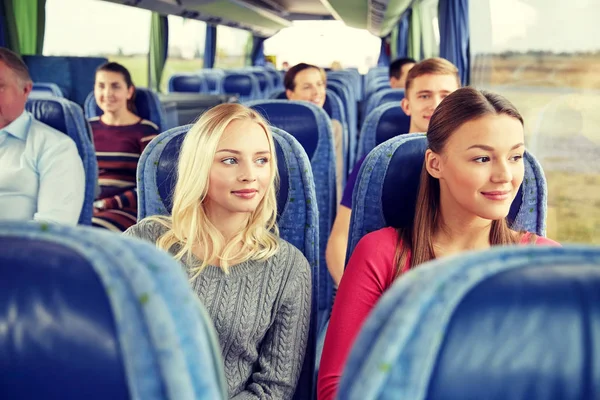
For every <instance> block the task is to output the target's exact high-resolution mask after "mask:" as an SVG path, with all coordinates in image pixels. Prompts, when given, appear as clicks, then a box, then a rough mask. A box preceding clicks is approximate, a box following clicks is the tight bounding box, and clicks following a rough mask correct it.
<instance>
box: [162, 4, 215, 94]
mask: <svg viewBox="0 0 600 400" xmlns="http://www.w3.org/2000/svg"><path fill="white" fill-rule="evenodd" d="M168 19H169V49H168V53H167V62H166V64H165V69H164V70H163V75H162V80H161V85H160V88H161V91H162V92H167V86H168V83H169V78H170V77H171V75H173V74H176V73H181V72H194V71H198V70H199V69H201V68H202V67H203V65H204V42H205V38H206V22H204V21H198V20H194V19H185V18H181V17H176V16H174V15H169V16H168Z"/></svg>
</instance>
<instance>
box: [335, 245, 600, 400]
mask: <svg viewBox="0 0 600 400" xmlns="http://www.w3.org/2000/svg"><path fill="white" fill-rule="evenodd" d="M599 266H600V249H599V248H597V247H587V246H570V247H565V248H561V247H535V246H518V247H497V248H494V249H492V250H488V251H481V252H474V253H468V254H465V255H463V256H460V257H453V258H447V259H439V260H436V261H433V262H430V263H427V264H424V265H422V266H421V267H419V268H417V269H415V270H413V271H411V272H409V273H408V274H406V275H405V276H403V277H402V279H398V280H397V281H396V282H395V284H394V285H393V286H392V288H391V289H389V290H388V291H387V293H386V294H385V295H384V296H383V297H382V299H381V300H380V301H379V303H378V304H377V306H376V307H375V309H374V310H373V312H372V313H371V314H370V316H369V317H368V319H367V320H366V322H365V324H364V325H363V327H362V329H361V332H360V334H359V335H358V338H357V340H356V342H355V343H354V346H353V349H352V351H351V354H350V356H349V358H348V363H347V365H346V369H345V370H344V374H343V377H342V380H341V384H340V390H339V398H340V399H392V398H393V399H411V400H424V399H427V400H446V399H461V400H463V399H464V400H479V399H486V400H500V399H511V400H538V399H539V400H542V399H543V400H559V399H560V400H579V399H597V398H599V397H600V373H599V369H598V360H600V268H599Z"/></svg>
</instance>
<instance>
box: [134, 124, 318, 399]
mask: <svg viewBox="0 0 600 400" xmlns="http://www.w3.org/2000/svg"><path fill="white" fill-rule="evenodd" d="M191 127H192V125H184V126H180V127H177V128H173V129H170V130H168V131H166V132H164V133H162V134H160V135H159V137H157V138H155V139H154V140H153V141H152V142H150V143H149V144H148V146H147V147H146V149H145V150H144V153H143V154H142V156H141V157H140V161H139V164H138V182H139V183H138V202H139V206H138V216H139V218H140V219H142V218H145V217H147V216H150V215H168V214H170V212H171V209H172V194H173V191H174V188H175V182H176V171H177V162H178V158H179V151H180V148H181V144H182V143H183V139H184V138H185V135H186V134H187V132H188V131H189V129H190V128H191ZM271 129H272V131H273V139H274V141H275V151H276V157H277V165H278V169H279V177H280V185H279V191H278V193H277V210H278V219H277V226H278V227H279V233H280V236H281V237H282V238H283V239H284V240H286V241H288V242H290V243H291V244H292V245H294V246H295V247H297V248H298V249H299V250H300V251H302V253H303V254H304V256H305V257H306V258H307V260H308V262H309V263H310V266H311V269H312V284H313V288H312V297H313V301H312V314H311V327H310V333H309V340H308V348H307V352H306V356H305V360H304V366H303V369H302V374H301V377H300V381H299V383H298V389H297V391H296V392H297V393H296V395H297V396H299V395H300V394H306V396H305V395H302V396H299V397H297V398H298V399H306V398H309V397H308V394H309V393H311V390H312V382H313V376H312V371H313V367H314V363H315V349H316V328H317V315H318V314H317V304H318V303H317V300H316V299H317V296H318V293H319V271H318V268H319V265H318V251H319V247H318V244H319V242H318V238H319V223H318V217H317V215H318V209H317V199H316V194H315V186H314V179H313V176H312V170H311V168H310V163H309V160H308V156H307V155H306V152H305V151H304V150H303V149H302V147H301V146H300V144H299V143H298V141H297V140H296V139H294V138H293V137H292V136H291V135H290V134H288V133H287V132H285V131H283V130H281V129H278V128H275V127H271Z"/></svg>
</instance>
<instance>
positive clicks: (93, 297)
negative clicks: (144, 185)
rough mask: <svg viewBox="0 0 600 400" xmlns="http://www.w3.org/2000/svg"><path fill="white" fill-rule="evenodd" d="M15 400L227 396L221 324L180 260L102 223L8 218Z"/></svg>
mask: <svg viewBox="0 0 600 400" xmlns="http://www.w3.org/2000/svg"><path fill="white" fill-rule="evenodd" d="M0 248H2V252H0V305H1V306H0V320H2V321H3V328H2V329H1V330H0V354H2V357H1V359H0V393H2V397H3V398H7V399H9V398H10V399H24V400H27V399H39V398H56V399H58V398H60V399H88V400H94V399H109V398H110V399H130V398H139V399H157V400H158V399H192V398H193V399H225V398H226V383H225V378H224V371H223V366H222V361H221V357H220V348H219V345H218V343H217V340H216V333H215V330H214V328H213V327H212V323H211V321H210V319H209V317H208V314H207V312H206V311H205V310H204V307H203V306H202V305H201V304H200V302H199V301H198V300H197V297H196V295H195V293H194V292H193V291H192V290H191V288H190V286H189V283H188V280H187V276H186V274H185V272H184V271H183V270H182V269H181V267H180V266H179V264H178V263H177V262H176V261H174V260H173V259H172V258H171V257H170V256H169V255H168V254H166V253H165V252H163V251H159V250H157V249H156V247H155V246H153V245H152V244H149V243H146V242H143V241H141V240H138V239H134V238H128V237H123V236H121V235H116V234H114V233H112V232H107V231H104V230H100V229H95V228H91V227H67V226H60V225H53V224H38V223H16V222H13V223H8V222H6V223H2V224H0Z"/></svg>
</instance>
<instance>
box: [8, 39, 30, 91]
mask: <svg viewBox="0 0 600 400" xmlns="http://www.w3.org/2000/svg"><path fill="white" fill-rule="evenodd" d="M0 61H2V62H3V63H4V64H6V66H7V67H8V68H10V69H11V70H12V71H13V72H14V73H15V74H17V76H18V77H19V79H21V80H22V81H23V82H24V83H28V82H31V76H30V75H29V69H28V68H27V65H25V63H24V62H23V60H22V59H21V57H19V55H18V54H17V53H15V52H13V51H11V50H9V49H7V48H6V47H0Z"/></svg>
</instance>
